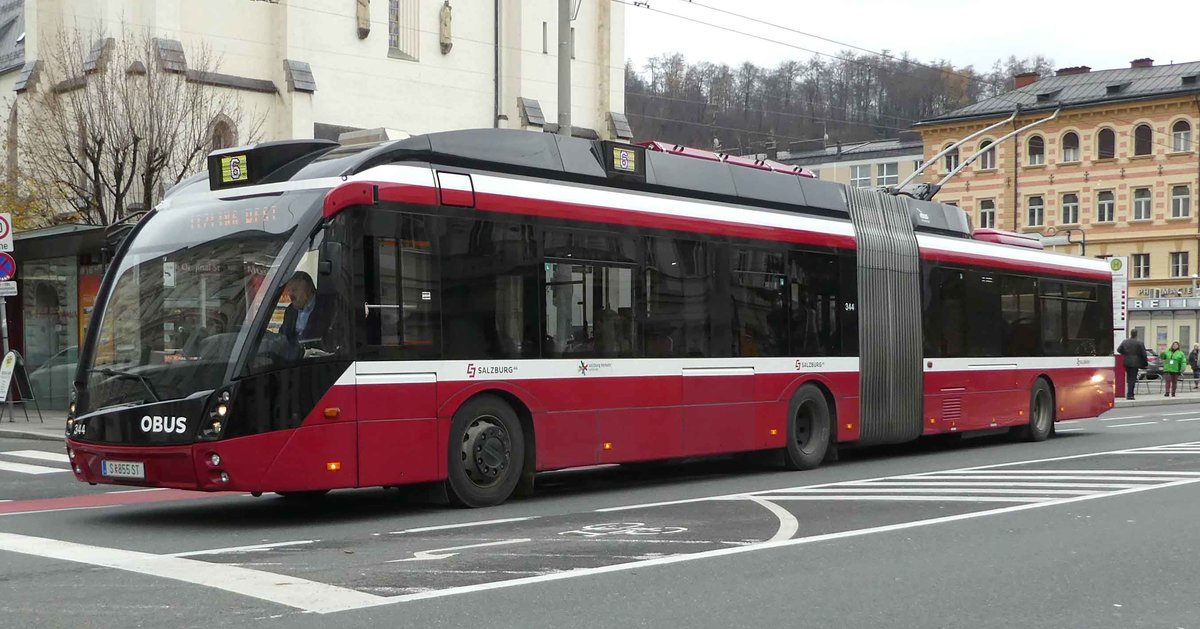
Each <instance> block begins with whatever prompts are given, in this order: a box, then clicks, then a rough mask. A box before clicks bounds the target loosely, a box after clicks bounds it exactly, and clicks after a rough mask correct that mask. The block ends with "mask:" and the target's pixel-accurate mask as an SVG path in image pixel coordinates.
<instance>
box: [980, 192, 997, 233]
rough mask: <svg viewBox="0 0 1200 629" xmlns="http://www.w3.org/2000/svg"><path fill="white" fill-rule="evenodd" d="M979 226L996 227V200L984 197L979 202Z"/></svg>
mask: <svg viewBox="0 0 1200 629" xmlns="http://www.w3.org/2000/svg"><path fill="white" fill-rule="evenodd" d="M979 226H980V227H982V228H985V229H995V228H996V202H995V201H993V200H991V199H984V200H982V201H980V202H979Z"/></svg>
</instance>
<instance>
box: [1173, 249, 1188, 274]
mask: <svg viewBox="0 0 1200 629" xmlns="http://www.w3.org/2000/svg"><path fill="white" fill-rule="evenodd" d="M1187 276H1188V252H1186V251H1172V252H1171V277H1187Z"/></svg>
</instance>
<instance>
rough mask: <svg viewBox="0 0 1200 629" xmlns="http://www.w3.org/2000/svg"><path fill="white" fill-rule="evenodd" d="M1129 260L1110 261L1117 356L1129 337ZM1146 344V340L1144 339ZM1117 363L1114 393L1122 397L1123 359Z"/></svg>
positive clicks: (1114, 350)
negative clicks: (1124, 341)
mask: <svg viewBox="0 0 1200 629" xmlns="http://www.w3.org/2000/svg"><path fill="white" fill-rule="evenodd" d="M1128 265H1129V258H1127V257H1125V256H1115V257H1112V258H1109V259H1108V268H1109V269H1111V270H1112V306H1113V326H1112V329H1113V354H1114V355H1115V354H1116V349H1117V347H1119V346H1120V345H1121V341H1123V340H1125V337H1126V336H1128V333H1127V332H1126V329H1127V328H1128V327H1129V270H1128V268H1127V267H1128ZM1142 341H1143V342H1145V339H1142ZM1114 360H1115V361H1116V374H1117V377H1116V385H1117V386H1116V391H1114V393H1115V394H1116V395H1117V396H1120V395H1121V393H1122V392H1123V391H1125V390H1126V389H1125V386H1126V385H1125V370H1124V369H1123V368H1122V367H1123V363H1122V362H1121V358H1120V357H1119V356H1117V357H1116V358H1115V359H1114Z"/></svg>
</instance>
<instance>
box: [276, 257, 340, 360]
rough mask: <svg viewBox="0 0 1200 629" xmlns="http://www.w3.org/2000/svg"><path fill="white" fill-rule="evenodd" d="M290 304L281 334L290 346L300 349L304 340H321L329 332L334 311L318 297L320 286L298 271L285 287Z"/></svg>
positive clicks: (306, 274) (284, 317)
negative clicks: (318, 287)
mask: <svg viewBox="0 0 1200 629" xmlns="http://www.w3.org/2000/svg"><path fill="white" fill-rule="evenodd" d="M284 289H285V290H287V293H288V298H289V299H290V300H291V303H290V304H288V307H287V309H285V310H284V311H283V325H282V326H280V328H279V333H280V334H282V335H283V337H284V338H285V339H287V341H288V343H290V344H292V345H295V346H299V345H300V344H301V343H302V342H304V341H313V340H321V339H323V337H324V336H325V331H326V330H328V329H329V322H330V319H332V313H333V308H331V307H330V305H331V304H328V303H325V302H326V301H327V300H326V299H321V298H319V297H318V296H317V287H316V284H314V283H313V279H312V276H311V275H309V274H308V273H305V272H304V271H296V273H295V274H294V275H292V277H291V279H289V280H288V281H287V283H286V284H284Z"/></svg>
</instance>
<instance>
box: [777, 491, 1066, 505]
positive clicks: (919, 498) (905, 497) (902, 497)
mask: <svg viewBox="0 0 1200 629" xmlns="http://www.w3.org/2000/svg"><path fill="white" fill-rule="evenodd" d="M773 500H786V501H788V502H796V501H804V500H807V501H811V502H820V501H824V500H838V501H841V500H895V501H901V502H1008V503H1013V502H1022V503H1032V502H1047V501H1050V500H1058V498H1055V497H1053V496H1043V497H1034V496H927V495H922V494H882V493H881V494H855V495H853V496H846V495H841V494H817V493H808V494H795V495H792V496H777V497H774V498H773Z"/></svg>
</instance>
